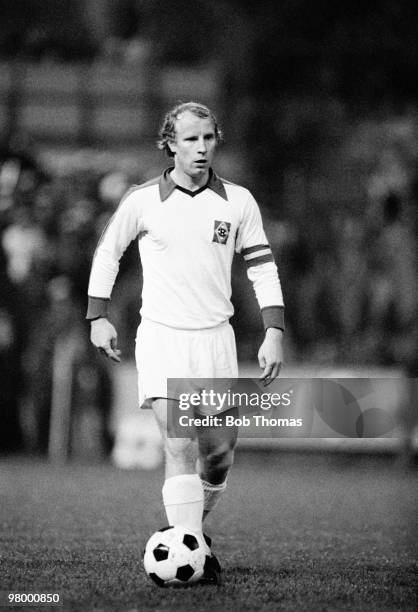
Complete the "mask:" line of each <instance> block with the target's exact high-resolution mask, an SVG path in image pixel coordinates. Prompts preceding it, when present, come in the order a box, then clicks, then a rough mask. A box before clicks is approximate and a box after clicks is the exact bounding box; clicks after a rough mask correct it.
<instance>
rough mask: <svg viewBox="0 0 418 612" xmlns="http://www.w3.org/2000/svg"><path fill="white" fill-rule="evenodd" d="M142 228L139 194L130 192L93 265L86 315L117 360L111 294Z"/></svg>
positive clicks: (94, 337)
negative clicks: (124, 258)
mask: <svg viewBox="0 0 418 612" xmlns="http://www.w3.org/2000/svg"><path fill="white" fill-rule="evenodd" d="M140 231H141V217H140V208H139V204H138V202H137V197H136V196H135V195H134V193H131V192H128V194H127V195H126V196H125V197H124V198H123V199H122V201H121V203H120V205H119V207H118V209H117V211H116V212H115V214H114V215H113V217H112V218H111V219H110V221H109V223H108V224H107V226H106V228H105V229H104V231H103V233H102V236H101V238H100V240H99V244H98V245H97V248H96V251H95V254H94V258H93V263H92V267H91V272H90V280H89V288H88V309H87V316H86V318H87V319H88V320H90V321H91V333H90V339H91V342H92V343H93V345H94V346H95V347H96V348H98V349H99V351H100V352H101V353H103V354H105V355H107V356H108V357H110V358H111V359H113V360H114V361H120V358H119V355H120V351H119V350H118V349H117V332H116V329H115V328H114V326H113V325H112V323H111V322H110V321H109V320H108V308H109V303H110V297H111V293H112V289H113V285H114V284H115V281H116V277H117V274H118V272H119V260H120V258H121V257H122V255H123V253H124V251H125V250H126V248H127V246H128V245H129V243H130V242H131V241H132V240H133V239H134V238H135V237H136V236H137V235H138V233H139V232H140Z"/></svg>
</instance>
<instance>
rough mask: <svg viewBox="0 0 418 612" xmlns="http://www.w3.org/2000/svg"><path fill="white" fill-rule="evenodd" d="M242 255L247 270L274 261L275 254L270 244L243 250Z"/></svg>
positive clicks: (257, 245)
mask: <svg viewBox="0 0 418 612" xmlns="http://www.w3.org/2000/svg"><path fill="white" fill-rule="evenodd" d="M241 255H242V256H243V257H244V260H245V263H246V264H247V268H252V267H253V266H259V265H261V264H264V263H267V262H269V261H274V257H273V253H272V252H271V248H270V246H269V245H268V244H256V245H254V246H252V247H249V248H247V249H243V250H242V251H241Z"/></svg>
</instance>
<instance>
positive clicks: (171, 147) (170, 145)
mask: <svg viewBox="0 0 418 612" xmlns="http://www.w3.org/2000/svg"><path fill="white" fill-rule="evenodd" d="M167 147H168V150H169V151H170V153H171V154H172V155H173V156H174V153H175V152H176V143H175V142H174V140H171V141H170V142H167Z"/></svg>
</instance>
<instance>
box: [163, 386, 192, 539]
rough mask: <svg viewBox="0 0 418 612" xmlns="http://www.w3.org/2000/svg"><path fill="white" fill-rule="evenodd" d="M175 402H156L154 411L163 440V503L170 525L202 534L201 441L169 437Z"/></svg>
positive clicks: (164, 400)
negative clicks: (198, 468)
mask: <svg viewBox="0 0 418 612" xmlns="http://www.w3.org/2000/svg"><path fill="white" fill-rule="evenodd" d="M173 402H174V400H167V399H161V398H158V399H155V400H154V401H153V411H154V415H155V418H156V420H157V423H158V426H159V429H160V431H161V436H162V439H163V445H164V452H165V482H164V486H163V490H162V494H163V501H164V506H165V511H166V515H167V520H168V523H169V525H182V526H183V527H187V528H188V529H191V530H192V531H197V532H200V531H202V515H203V486H202V482H201V479H200V478H199V476H198V474H196V459H197V441H196V440H191V439H190V438H175V437H170V436H169V435H168V431H167V427H168V419H167V411H169V410H171V409H172V407H173Z"/></svg>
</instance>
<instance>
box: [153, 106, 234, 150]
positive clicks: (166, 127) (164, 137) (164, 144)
mask: <svg viewBox="0 0 418 612" xmlns="http://www.w3.org/2000/svg"><path fill="white" fill-rule="evenodd" d="M185 111H189V112H190V113H193V115H196V117H200V118H201V119H207V118H208V117H209V119H211V120H212V122H213V126H214V128H215V139H216V142H217V143H219V142H221V141H222V139H223V136H222V130H221V128H220V126H219V123H218V121H217V119H216V117H215V115H214V114H213V113H212V111H211V110H210V109H209V108H208V107H207V106H205V105H204V104H200V103H199V102H182V103H181V104H178V105H177V106H175V107H174V108H172V109H171V110H170V111H168V113H167V114H166V116H165V117H164V121H163V123H162V126H161V129H160V132H159V136H160V139H159V140H158V142H157V146H158V148H159V149H161V150H162V151H165V152H166V153H167V155H168V156H169V157H174V153H173V152H172V150H171V149H170V147H169V146H168V143H169V142H174V140H175V138H176V121H177V119H179V118H180V116H181V114H182V113H184V112H185Z"/></svg>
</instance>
